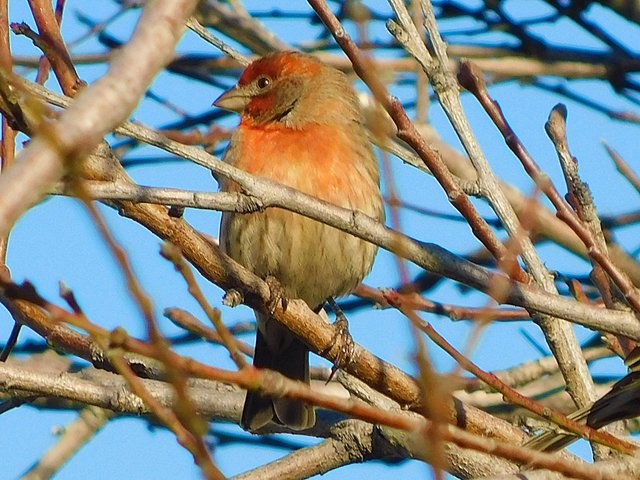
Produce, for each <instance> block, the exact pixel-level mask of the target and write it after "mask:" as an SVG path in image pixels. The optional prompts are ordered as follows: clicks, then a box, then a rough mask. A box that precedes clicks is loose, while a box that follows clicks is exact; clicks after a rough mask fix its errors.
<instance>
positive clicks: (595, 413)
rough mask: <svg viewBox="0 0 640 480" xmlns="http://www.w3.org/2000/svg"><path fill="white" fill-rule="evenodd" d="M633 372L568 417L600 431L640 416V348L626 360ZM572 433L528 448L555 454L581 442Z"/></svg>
mask: <svg viewBox="0 0 640 480" xmlns="http://www.w3.org/2000/svg"><path fill="white" fill-rule="evenodd" d="M625 364H626V365H627V366H628V367H629V370H630V372H629V373H628V374H627V375H625V376H624V377H622V378H621V379H620V380H618V381H617V382H616V383H615V384H613V386H612V387H611V389H610V390H609V391H608V392H607V393H605V394H604V395H603V396H602V397H600V398H599V399H598V400H596V401H595V402H594V403H593V404H592V405H590V406H587V407H585V408H581V409H579V410H576V411H575V412H573V413H572V414H570V415H568V418H570V419H572V420H574V421H577V422H582V423H584V424H586V425H587V426H589V427H591V428H594V429H596V430H598V429H600V428H602V427H605V426H607V425H609V424H611V423H613V422H617V421H619V420H627V419H630V418H634V417H637V416H640V347H637V348H636V349H634V350H633V351H632V352H631V353H630V354H629V355H628V356H627V358H626V359H625ZM579 438H580V437H577V436H576V435H575V434H571V433H569V432H563V431H560V432H556V431H548V432H544V433H542V434H540V435H538V436H536V437H533V438H532V439H530V440H529V441H527V442H526V443H525V444H524V445H525V446H527V447H529V448H533V449H535V450H540V451H545V452H555V451H557V450H560V449H562V448H564V447H566V446H568V445H569V444H571V443H573V442H574V441H576V440H578V439H579Z"/></svg>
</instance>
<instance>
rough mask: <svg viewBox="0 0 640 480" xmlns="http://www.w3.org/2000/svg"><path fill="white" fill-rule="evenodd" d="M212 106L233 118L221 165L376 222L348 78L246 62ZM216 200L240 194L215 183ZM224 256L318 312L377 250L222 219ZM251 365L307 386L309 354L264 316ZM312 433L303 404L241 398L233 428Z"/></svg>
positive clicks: (287, 221)
mask: <svg viewBox="0 0 640 480" xmlns="http://www.w3.org/2000/svg"><path fill="white" fill-rule="evenodd" d="M214 105H215V106H218V107H220V108H224V109H227V110H231V111H235V112H238V113H240V114H241V120H240V125H239V127H238V129H237V130H236V131H235V133H234V134H233V136H232V138H231V142H230V144H229V147H228V149H227V151H226V153H225V156H224V159H225V161H227V162H229V163H230V164H232V165H234V166H235V167H238V168H240V169H242V170H244V171H246V172H249V173H252V174H254V175H258V176H261V177H266V178H269V179H271V180H273V181H276V182H279V183H282V184H284V185H287V186H289V187H293V188H295V189H297V190H300V191H302V192H304V193H306V194H309V195H312V196H314V197H317V198H319V199H322V200H325V201H328V202H331V203H333V204H335V205H339V206H341V207H345V208H350V209H353V210H359V211H361V212H364V213H365V214H367V215H369V216H371V217H373V218H376V219H378V220H383V217H384V211H383V203H382V197H381V194H380V187H379V175H378V166H377V162H376V157H375V156H374V153H373V150H372V148H371V145H370V143H369V140H368V138H367V134H366V131H365V127H364V124H363V118H362V115H361V113H360V111H359V108H358V102H357V98H356V94H355V91H354V90H353V87H352V86H351V84H350V82H349V80H348V79H347V77H346V76H345V75H344V74H343V73H342V72H340V71H338V70H336V69H334V68H331V67H329V66H327V65H325V64H323V63H322V62H320V61H318V60H316V59H315V58H313V57H311V56H309V55H305V54H302V53H297V52H279V53H273V54H270V55H266V56H264V57H262V58H260V59H258V60H255V61H254V62H253V63H251V64H250V65H249V66H248V67H247V68H246V69H245V71H244V72H243V73H242V76H241V77H240V80H239V81H238V83H237V85H235V86H234V87H233V88H231V89H229V90H228V91H226V92H224V93H223V94H222V95H221V96H220V97H219V98H218V99H217V100H216V101H215V102H214ZM221 189H222V190H223V191H239V190H240V188H239V187H238V185H237V184H235V183H233V182H230V181H223V182H222V183H221ZM220 244H221V247H222V249H223V250H224V251H225V252H226V253H227V254H228V255H229V256H230V257H231V258H233V259H234V260H236V261H237V262H239V263H240V264H242V265H243V266H244V267H246V268H247V269H249V270H251V271H252V272H253V273H255V274H256V275H258V276H260V277H262V278H264V279H273V278H275V279H276V280H277V282H278V283H279V284H280V286H281V287H282V290H283V292H284V294H286V296H287V297H288V298H300V299H303V300H304V301H305V302H307V304H308V305H309V306H310V307H311V308H313V309H315V310H316V311H319V310H320V309H321V308H322V306H323V304H324V301H325V300H326V299H327V298H328V297H333V296H339V295H346V294H348V293H349V292H351V291H352V290H353V289H354V288H355V287H356V286H357V285H358V284H359V283H360V282H361V281H362V279H363V278H364V276H365V275H366V274H367V273H368V272H369V270H370V269H371V266H372V263H373V258H374V256H375V253H376V247H375V246H374V245H372V244H370V243H367V242H365V241H363V240H361V239H359V238H356V237H354V236H352V235H349V234H347V233H344V232H342V231H339V230H337V229H335V228H333V227H329V226H326V225H324V224H322V223H320V222H317V221H315V220H311V219H309V218H306V217H303V216H301V215H298V214H295V213H292V212H289V211H286V210H282V209H279V208H268V209H266V210H265V211H262V212H257V213H250V214H239V213H224V214H223V215H222V222H221V226H220ZM256 320H257V324H258V331H257V338H256V349H255V356H254V361H253V364H254V365H255V366H256V367H260V368H269V369H272V370H276V371H278V372H280V373H282V374H284V375H286V376H287V377H289V378H292V379H296V380H302V381H305V382H307V383H308V382H309V356H308V349H307V347H306V345H304V344H303V343H302V342H301V341H300V340H298V339H297V338H296V337H295V336H294V335H293V334H292V333H291V332H289V331H288V330H287V329H286V328H285V327H283V326H281V325H280V324H278V323H277V321H276V320H273V319H272V318H270V317H269V315H267V314H265V313H261V312H256ZM271 421H273V422H276V423H280V424H283V425H286V426H288V427H290V428H292V429H305V428H310V427H312V426H313V425H314V424H315V413H314V411H313V409H312V407H311V406H310V405H307V404H305V403H303V402H300V401H298V400H293V399H287V398H270V397H266V396H264V395H262V394H260V393H258V392H252V391H250V392H248V393H247V398H246V400H245V404H244V410H243V412H242V420H241V425H242V427H243V428H245V429H247V430H251V431H253V430H257V429H259V428H261V427H262V426H264V425H266V424H268V423H269V422H271Z"/></svg>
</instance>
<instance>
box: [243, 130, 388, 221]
mask: <svg viewBox="0 0 640 480" xmlns="http://www.w3.org/2000/svg"><path fill="white" fill-rule="evenodd" d="M350 134H351V135H350ZM240 135H241V137H240V141H239V142H237V143H236V151H235V152H234V158H233V159H232V163H233V164H234V165H235V166H236V167H238V168H240V169H242V170H245V171H247V172H249V173H252V174H254V175H258V176H261V177H266V178H269V179H271V180H274V181H276V182H278V183H282V184H284V185H288V186H290V187H293V188H296V189H297V190H300V191H302V192H304V193H307V194H309V195H313V196H315V197H317V198H320V199H322V200H325V201H328V202H331V203H334V204H336V205H341V206H350V207H352V208H358V209H362V210H367V208H365V205H364V204H365V203H366V202H367V197H369V199H370V197H371V195H376V194H377V192H376V191H375V190H377V178H376V179H374V178H372V175H371V173H370V168H371V165H372V162H375V159H374V158H373V156H372V155H373V154H372V152H371V150H370V149H368V148H366V147H363V145H365V144H364V143H363V142H367V139H363V138H353V137H354V135H356V136H357V135H358V134H357V133H356V134H354V132H353V131H349V130H340V129H337V128H336V127H331V126H326V125H319V124H314V125H310V126H309V127H307V128H304V129H299V130H298V129H290V128H284V127H281V126H267V127H264V126H261V127H260V128H255V127H253V126H250V125H241V126H240ZM372 188H373V189H375V190H374V191H371V189H372ZM363 190H366V191H363Z"/></svg>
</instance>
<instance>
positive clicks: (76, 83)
mask: <svg viewBox="0 0 640 480" xmlns="http://www.w3.org/2000/svg"><path fill="white" fill-rule="evenodd" d="M28 2H29V7H30V8H31V12H32V14H33V18H34V19H35V21H36V25H37V26H38V33H39V37H40V39H41V41H40V42H38V44H37V46H38V47H39V48H40V49H41V50H42V52H43V53H44V54H45V56H46V58H47V60H48V61H49V63H50V64H51V67H52V68H53V72H54V73H55V75H56V78H57V79H58V83H60V87H61V88H62V91H63V92H64V93H65V95H68V96H70V97H73V96H74V95H75V94H76V92H77V91H78V90H79V89H80V88H81V87H82V86H83V85H84V82H82V81H81V80H80V78H79V77H78V73H77V72H76V69H75V66H74V65H73V61H72V60H71V56H70V55H69V51H68V50H67V46H66V45H65V43H64V39H63V38H62V34H61V33H60V22H61V21H62V5H63V3H58V6H57V8H56V10H57V13H58V15H56V12H54V10H53V7H52V5H51V1H50V0H28Z"/></svg>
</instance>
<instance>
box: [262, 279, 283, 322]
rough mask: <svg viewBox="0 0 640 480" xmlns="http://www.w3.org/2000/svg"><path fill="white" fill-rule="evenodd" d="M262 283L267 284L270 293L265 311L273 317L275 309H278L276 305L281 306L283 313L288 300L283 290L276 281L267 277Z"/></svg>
mask: <svg viewBox="0 0 640 480" xmlns="http://www.w3.org/2000/svg"><path fill="white" fill-rule="evenodd" d="M264 281H265V282H267V285H268V286H269V291H270V295H269V301H268V302H267V311H268V312H269V315H273V313H274V312H275V311H276V308H278V304H280V305H282V311H283V312H285V311H286V310H287V306H288V305H289V299H288V298H287V295H286V293H285V291H284V288H282V285H280V282H279V281H278V279H277V278H276V277H274V276H272V275H269V276H268V277H267V278H265V279H264Z"/></svg>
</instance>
